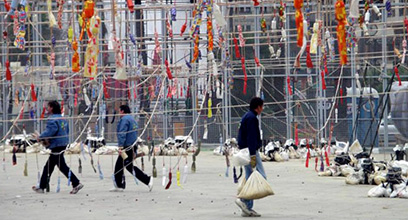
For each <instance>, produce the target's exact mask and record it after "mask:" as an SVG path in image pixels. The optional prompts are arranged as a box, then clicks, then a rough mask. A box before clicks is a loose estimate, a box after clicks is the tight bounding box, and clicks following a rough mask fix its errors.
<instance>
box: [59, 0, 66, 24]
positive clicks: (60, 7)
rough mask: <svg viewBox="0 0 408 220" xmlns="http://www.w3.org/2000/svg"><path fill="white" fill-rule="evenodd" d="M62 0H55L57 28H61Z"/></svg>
mask: <svg viewBox="0 0 408 220" xmlns="http://www.w3.org/2000/svg"><path fill="white" fill-rule="evenodd" d="M64 3H65V1H64V0H57V7H58V16H57V19H58V27H59V29H62V12H63V7H64Z"/></svg>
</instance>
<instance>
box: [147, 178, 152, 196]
mask: <svg viewBox="0 0 408 220" xmlns="http://www.w3.org/2000/svg"><path fill="white" fill-rule="evenodd" d="M147 187H149V192H151V191H152V189H153V177H152V176H151V177H150V181H149V184H148V185H147Z"/></svg>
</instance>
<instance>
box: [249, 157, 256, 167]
mask: <svg viewBox="0 0 408 220" xmlns="http://www.w3.org/2000/svg"><path fill="white" fill-rule="evenodd" d="M250 164H251V167H252V168H255V167H256V155H252V156H251V162H250Z"/></svg>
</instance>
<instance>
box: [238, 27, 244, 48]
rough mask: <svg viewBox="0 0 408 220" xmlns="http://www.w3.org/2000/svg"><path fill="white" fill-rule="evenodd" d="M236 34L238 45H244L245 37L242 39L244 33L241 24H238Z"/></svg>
mask: <svg viewBox="0 0 408 220" xmlns="http://www.w3.org/2000/svg"><path fill="white" fill-rule="evenodd" d="M238 35H239V46H240V47H245V39H244V35H243V34H242V26H241V25H240V24H239V25H238Z"/></svg>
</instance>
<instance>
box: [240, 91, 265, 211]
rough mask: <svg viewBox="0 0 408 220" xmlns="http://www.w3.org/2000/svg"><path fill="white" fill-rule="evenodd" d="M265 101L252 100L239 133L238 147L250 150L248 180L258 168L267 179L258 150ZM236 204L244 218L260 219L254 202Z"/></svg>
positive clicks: (246, 167) (241, 200) (244, 201)
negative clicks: (260, 116) (259, 118)
mask: <svg viewBox="0 0 408 220" xmlns="http://www.w3.org/2000/svg"><path fill="white" fill-rule="evenodd" d="M263 104H264V103H263V100H262V99H261V98H259V97H254V98H252V99H251V102H250V105H249V111H248V112H247V113H246V114H245V115H244V116H243V117H242V119H241V123H240V126H239V131H238V146H239V148H240V149H244V148H248V150H249V155H250V157H251V162H250V164H248V165H246V166H245V178H246V179H248V178H249V176H250V175H251V173H252V170H253V169H254V168H256V170H258V172H259V173H260V174H261V175H262V176H263V177H264V178H265V179H266V175H265V171H264V168H263V165H262V160H261V157H260V156H259V153H258V149H259V148H260V147H261V146H262V141H261V133H260V130H259V121H258V116H259V115H260V114H261V112H262V111H263ZM235 204H237V205H238V207H239V208H240V209H241V210H242V213H241V216H243V217H260V216H261V215H260V214H258V213H257V212H255V210H253V209H252V208H253V206H254V201H253V200H247V199H237V200H236V201H235Z"/></svg>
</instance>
